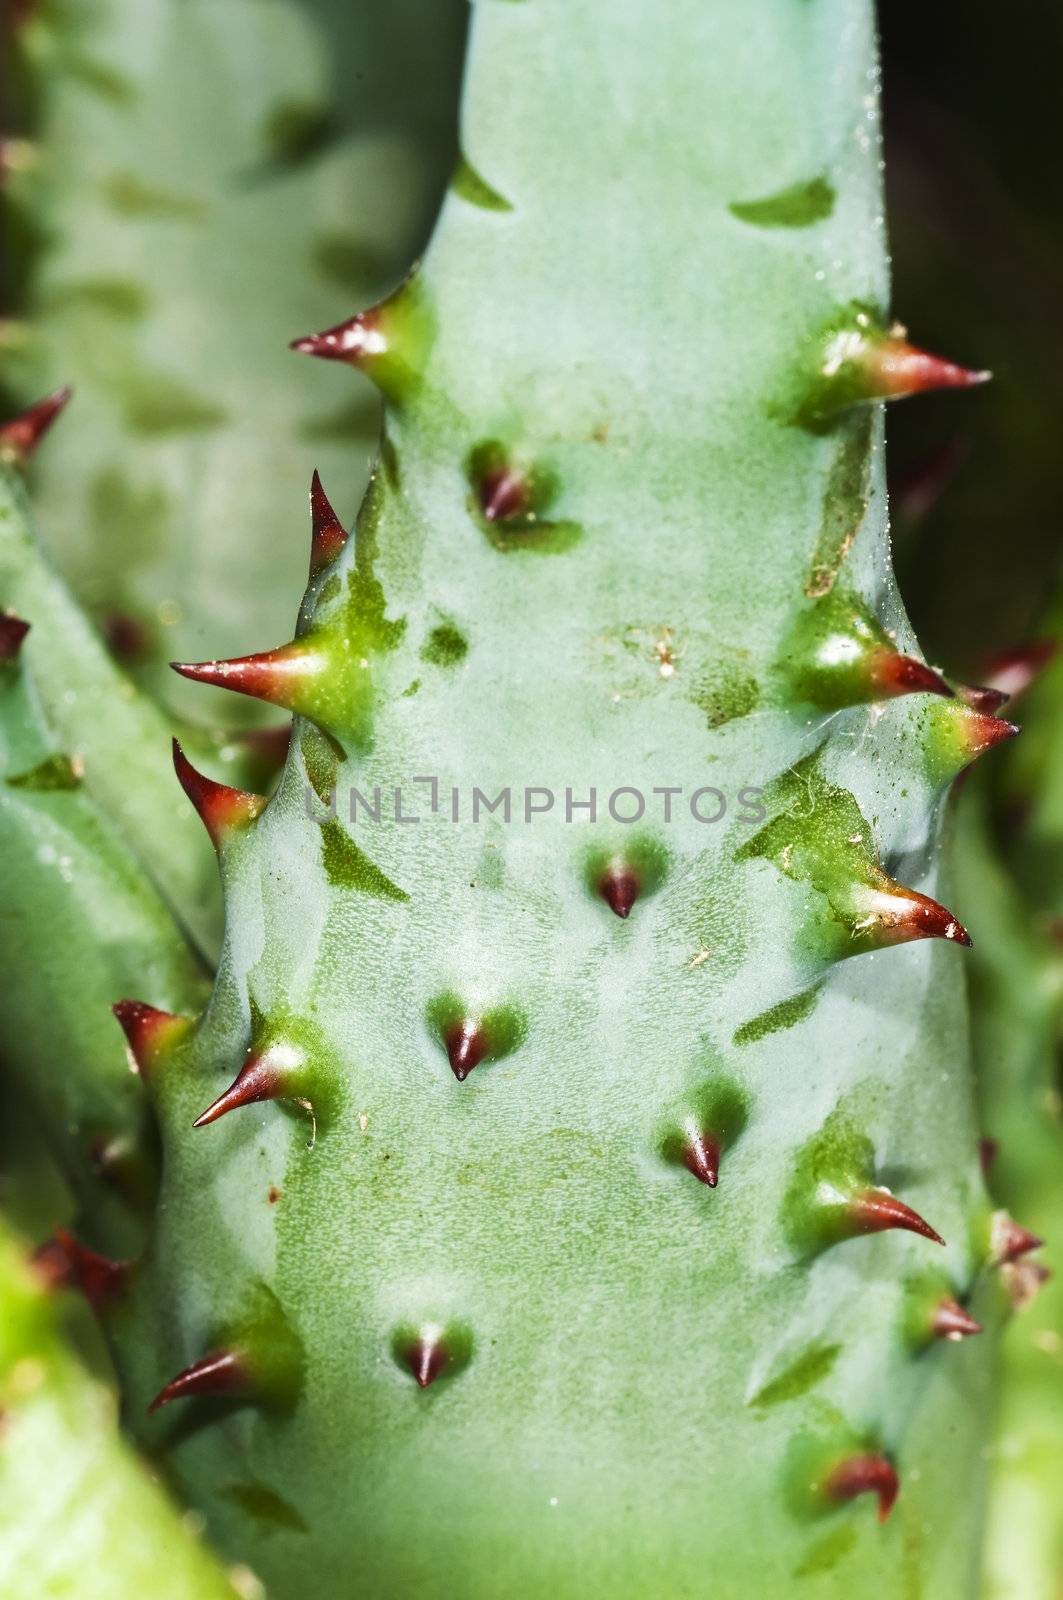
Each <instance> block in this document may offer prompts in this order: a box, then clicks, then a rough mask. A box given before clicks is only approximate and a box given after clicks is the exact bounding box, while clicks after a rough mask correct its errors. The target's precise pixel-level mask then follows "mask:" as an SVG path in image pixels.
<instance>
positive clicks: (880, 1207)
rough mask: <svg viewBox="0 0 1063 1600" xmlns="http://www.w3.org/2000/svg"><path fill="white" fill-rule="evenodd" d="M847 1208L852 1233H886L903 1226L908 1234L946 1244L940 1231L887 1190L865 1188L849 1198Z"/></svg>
mask: <svg viewBox="0 0 1063 1600" xmlns="http://www.w3.org/2000/svg"><path fill="white" fill-rule="evenodd" d="M848 1211H849V1215H850V1218H851V1221H852V1224H853V1231H854V1232H855V1233H885V1232H886V1231H888V1230H889V1229H891V1228H902V1229H904V1230H905V1231H906V1232H908V1233H918V1234H920V1235H921V1236H922V1237H923V1238H924V1239H931V1240H933V1242H934V1243H935V1244H944V1243H945V1241H944V1239H943V1238H942V1237H941V1235H940V1233H936V1232H935V1230H934V1229H933V1228H932V1227H931V1226H930V1224H929V1222H925V1221H924V1220H923V1218H922V1217H921V1216H920V1215H919V1213H918V1211H913V1210H912V1208H911V1206H907V1205H905V1203H904V1201H903V1200H898V1199H897V1196H896V1195H894V1194H891V1193H890V1191H889V1190H888V1189H884V1188H873V1189H865V1190H864V1191H863V1192H862V1193H860V1194H855V1195H854V1196H853V1197H852V1199H851V1200H850V1201H849V1204H848Z"/></svg>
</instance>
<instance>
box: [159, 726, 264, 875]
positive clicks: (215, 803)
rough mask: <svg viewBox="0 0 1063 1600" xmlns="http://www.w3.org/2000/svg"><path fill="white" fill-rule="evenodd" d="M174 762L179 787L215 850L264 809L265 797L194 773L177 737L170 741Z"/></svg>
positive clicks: (193, 768) (199, 773)
mask: <svg viewBox="0 0 1063 1600" xmlns="http://www.w3.org/2000/svg"><path fill="white" fill-rule="evenodd" d="M173 764H174V771H175V772H176V773H177V777H178V779H179V781H180V784H181V787H182V789H183V790H184V792H185V794H186V795H187V796H188V798H189V800H191V802H192V804H193V806H194V807H195V809H196V811H197V813H198V814H199V817H200V819H201V821H202V822H203V825H204V827H205V828H206V830H207V833H208V834H209V835H210V841H211V843H212V844H213V846H214V848H215V850H220V849H221V848H222V846H223V845H224V844H225V842H226V840H227V839H228V838H229V837H230V836H231V835H232V834H233V833H234V832H236V831H238V830H239V829H241V828H245V827H247V826H248V824H249V823H251V822H253V821H254V820H255V818H256V817H258V816H260V815H261V813H262V811H263V810H264V809H265V805H266V800H265V798H264V796H262V795H260V794H248V793H247V791H246V790H244V789H230V788H229V787H228V785H227V784H224V783H215V782H214V780H213V779H212V778H207V777H205V776H204V775H203V773H201V772H197V771H196V769H195V767H194V766H193V765H192V763H191V762H190V761H189V759H188V757H187V756H186V755H185V753H184V751H183V750H182V749H181V746H180V744H179V743H178V741H177V740H176V739H175V740H174V741H173Z"/></svg>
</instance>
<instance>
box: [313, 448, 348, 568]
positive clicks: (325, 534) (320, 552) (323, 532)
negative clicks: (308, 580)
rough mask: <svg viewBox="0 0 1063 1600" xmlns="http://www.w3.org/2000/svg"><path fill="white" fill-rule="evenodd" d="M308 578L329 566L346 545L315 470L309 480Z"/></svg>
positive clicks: (339, 524) (336, 518)
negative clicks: (309, 530) (309, 531)
mask: <svg viewBox="0 0 1063 1600" xmlns="http://www.w3.org/2000/svg"><path fill="white" fill-rule="evenodd" d="M310 526H311V534H310V576H311V577H312V578H316V577H317V575H318V573H319V572H322V571H323V570H324V568H325V567H327V566H330V565H331V564H332V562H333V561H335V559H336V557H337V556H338V555H339V553H340V551H341V550H342V549H343V547H344V545H345V544H346V543H347V530H346V529H345V528H344V526H343V524H342V522H341V521H340V519H339V517H337V515H336V513H335V511H333V509H332V506H331V505H330V503H329V499H328V496H327V495H326V493H325V491H324V489H323V488H322V487H321V478H320V475H319V474H318V472H317V471H316V470H315V472H314V476H313V478H312V479H311V480H310Z"/></svg>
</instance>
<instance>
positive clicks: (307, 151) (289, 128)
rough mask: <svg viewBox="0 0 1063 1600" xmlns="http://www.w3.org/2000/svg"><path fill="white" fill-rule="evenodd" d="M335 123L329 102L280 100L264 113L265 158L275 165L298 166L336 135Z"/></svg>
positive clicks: (263, 140) (334, 116)
mask: <svg viewBox="0 0 1063 1600" xmlns="http://www.w3.org/2000/svg"><path fill="white" fill-rule="evenodd" d="M337 126H338V124H337V121H336V114H335V112H334V111H333V110H332V108H331V106H326V105H321V104H319V103H316V102H313V101H306V100H282V101H280V102H279V104H277V105H275V106H273V107H271V108H270V110H269V111H268V112H267V113H266V119H265V122H264V124H263V128H262V142H263V144H264V146H265V151H266V159H267V160H268V161H270V162H271V163H272V164H274V165H276V166H288V167H293V166H299V165H300V164H301V163H302V162H304V161H308V160H309V159H310V157H311V156H315V155H317V154H318V152H319V151H321V150H323V149H324V148H325V146H326V145H327V144H328V143H329V142H330V140H332V139H334V138H335V136H336V131H337Z"/></svg>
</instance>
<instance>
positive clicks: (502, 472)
mask: <svg viewBox="0 0 1063 1600" xmlns="http://www.w3.org/2000/svg"><path fill="white" fill-rule="evenodd" d="M477 494H478V496H479V500H480V510H481V511H482V512H483V514H484V517H485V518H486V519H487V521H488V522H508V521H509V520H510V519H511V518H513V517H523V516H524V515H526V513H527V512H528V510H529V508H530V506H531V490H530V486H529V484H528V481H527V479H526V478H525V477H524V476H523V474H522V473H520V472H516V471H515V470H514V469H513V468H512V467H496V468H495V469H493V470H492V471H490V472H487V473H485V474H484V476H483V477H482V478H481V480H480V482H479V484H478V485H477Z"/></svg>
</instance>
